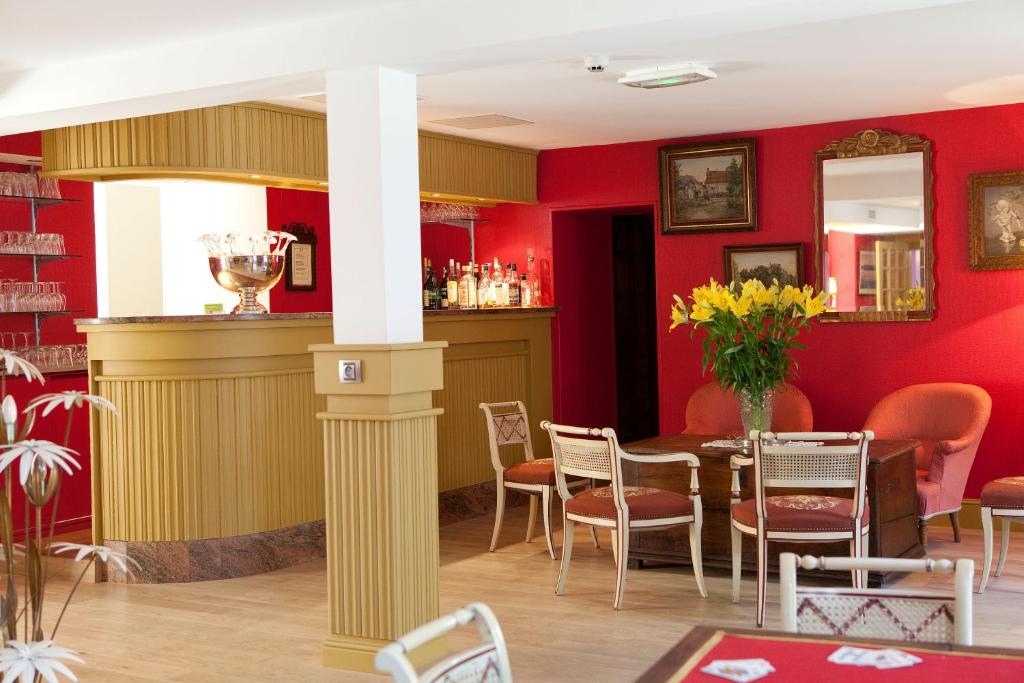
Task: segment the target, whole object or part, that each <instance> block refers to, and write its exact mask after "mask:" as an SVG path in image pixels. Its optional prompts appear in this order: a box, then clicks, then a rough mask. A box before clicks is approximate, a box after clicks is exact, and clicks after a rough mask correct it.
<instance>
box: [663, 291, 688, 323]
mask: <svg viewBox="0 0 1024 683" xmlns="http://www.w3.org/2000/svg"><path fill="white" fill-rule="evenodd" d="M672 298H674V299H675V300H676V302H675V303H674V304H672V324H671V325H669V328H668V331H669V332H671V331H672V330H674V329H676V328H677V327H679V326H680V325H685V324H686V323H688V322H689V321H690V318H689V316H687V315H686V304H684V303H683V300H682V299H680V298H679V295H677V294H673V295H672Z"/></svg>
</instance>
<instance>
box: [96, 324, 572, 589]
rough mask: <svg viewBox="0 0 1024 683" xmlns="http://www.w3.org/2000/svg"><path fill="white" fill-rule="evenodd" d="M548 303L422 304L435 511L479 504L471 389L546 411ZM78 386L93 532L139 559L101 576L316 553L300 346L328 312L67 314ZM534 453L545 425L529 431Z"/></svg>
mask: <svg viewBox="0 0 1024 683" xmlns="http://www.w3.org/2000/svg"><path fill="white" fill-rule="evenodd" d="M553 315H554V309H550V308H548V309H485V310H483V311H426V312H424V339H425V341H448V342H449V346H448V348H446V349H445V351H444V389H442V390H439V391H436V392H434V405H435V407H438V408H443V409H444V410H445V413H444V414H443V415H442V416H441V418H440V419H439V421H438V490H439V491H440V492H442V493H441V503H440V510H441V518H442V521H444V520H446V519H447V520H448V521H452V520H453V519H458V518H463V517H465V516H468V515H471V514H476V513H479V512H481V511H486V509H488V506H493V494H492V493H490V492H489V489H488V487H487V482H490V489H493V479H494V472H493V469H492V468H491V465H490V460H489V458H488V456H487V447H486V441H485V438H486V436H485V435H486V432H485V430H484V428H483V422H482V417H481V414H480V410H479V408H478V407H477V404H479V403H480V402H481V401H500V400H509V399H513V398H523V399H524V400H525V401H527V404H528V405H529V406H530V409H531V421H532V422H533V423H534V427H535V429H539V428H537V427H536V425H537V423H539V421H540V420H542V419H546V418H550V416H551V336H550V335H551V324H550V318H551V317H552V316H553ZM76 323H77V325H78V330H79V331H80V332H83V333H85V334H86V335H87V338H88V346H89V385H90V391H91V392H92V393H95V394H98V395H100V396H103V397H105V398H107V399H109V400H110V401H112V402H113V403H114V404H115V405H116V406H117V409H118V414H117V415H113V416H111V415H107V414H106V413H102V414H100V415H99V416H98V417H96V418H95V420H94V422H93V425H92V428H91V463H92V499H93V536H94V542H95V543H97V544H105V545H107V546H110V547H112V548H114V549H115V550H118V551H121V552H126V553H127V554H128V555H129V556H130V557H132V558H133V559H135V560H136V561H138V562H139V563H140V565H141V569H139V570H137V571H136V572H135V574H136V576H135V577H134V578H131V577H127V576H125V575H123V574H120V573H118V572H116V571H111V573H110V575H109V576H108V577H107V578H108V579H109V580H111V581H129V580H131V581H139V582H145V583H151V582H184V581H202V580H209V579H220V578H230V577H235V576H245V575H248V574H254V573H260V572H265V571H273V570H276V569H280V568H283V567H287V566H290V565H292V564H296V563H297V562H303V561H306V560H309V559H313V558H315V557H322V556H323V555H324V553H325V541H324V538H325V532H324V522H323V519H324V509H325V508H324V460H323V459H324V446H323V439H324V436H323V427H322V425H321V424H320V422H319V420H318V419H317V414H318V412H321V411H323V410H324V405H325V403H324V397H322V396H317V395H316V394H315V392H314V383H313V356H312V354H311V353H310V352H309V347H310V346H312V345H316V344H330V343H331V342H332V336H333V333H332V316H331V314H330V313H282V314H273V313H272V314H267V315H259V314H247V315H195V316H136V317H122V318H91V319H81V320H77V321H76ZM534 442H535V444H536V445H537V446H538V447H539V448H538V451H539V453H538V456H539V457H542V456H543V454H545V453H546V451H545V446H546V440H545V439H542V438H541V435H540V434H534Z"/></svg>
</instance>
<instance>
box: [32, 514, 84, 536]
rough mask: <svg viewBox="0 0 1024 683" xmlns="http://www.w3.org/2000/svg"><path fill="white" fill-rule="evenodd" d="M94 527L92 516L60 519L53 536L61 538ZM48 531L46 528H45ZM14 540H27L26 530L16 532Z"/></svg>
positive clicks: (54, 526) (55, 525) (54, 528)
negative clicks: (62, 535)
mask: <svg viewBox="0 0 1024 683" xmlns="http://www.w3.org/2000/svg"><path fill="white" fill-rule="evenodd" d="M91 526H92V515H84V516H82V517H70V518H68V519H58V520H57V523H56V524H54V525H53V535H54V536H60V535H61V534H68V533H71V532H72V531H79V530H81V529H88V528H90V527H91ZM43 528H44V529H46V527H45V526H44V527H43ZM14 538H15V540H17V541H18V542H21V541H23V540H24V538H25V530H24V529H16V530H15V532H14Z"/></svg>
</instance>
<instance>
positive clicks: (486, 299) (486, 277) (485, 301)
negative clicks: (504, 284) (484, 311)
mask: <svg viewBox="0 0 1024 683" xmlns="http://www.w3.org/2000/svg"><path fill="white" fill-rule="evenodd" d="M489 269H490V265H489V264H487V263H484V264H483V265H481V266H480V281H479V282H478V283H477V285H476V294H477V306H478V307H479V308H484V307H486V306H493V305H494V304H493V303H492V301H493V300H492V299H491V298H490V296H491V291H492V290H491V275H490V272H489Z"/></svg>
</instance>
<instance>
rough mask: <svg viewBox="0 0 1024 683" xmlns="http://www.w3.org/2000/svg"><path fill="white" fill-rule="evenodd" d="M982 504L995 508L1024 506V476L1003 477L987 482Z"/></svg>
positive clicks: (983, 489) (983, 490)
mask: <svg viewBox="0 0 1024 683" xmlns="http://www.w3.org/2000/svg"><path fill="white" fill-rule="evenodd" d="M981 504H982V505H984V506H985V507H993V508H1024V477H1003V478H1002V479H996V480H995V481H990V482H989V483H987V484H985V486H984V487H983V488H982V489H981Z"/></svg>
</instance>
